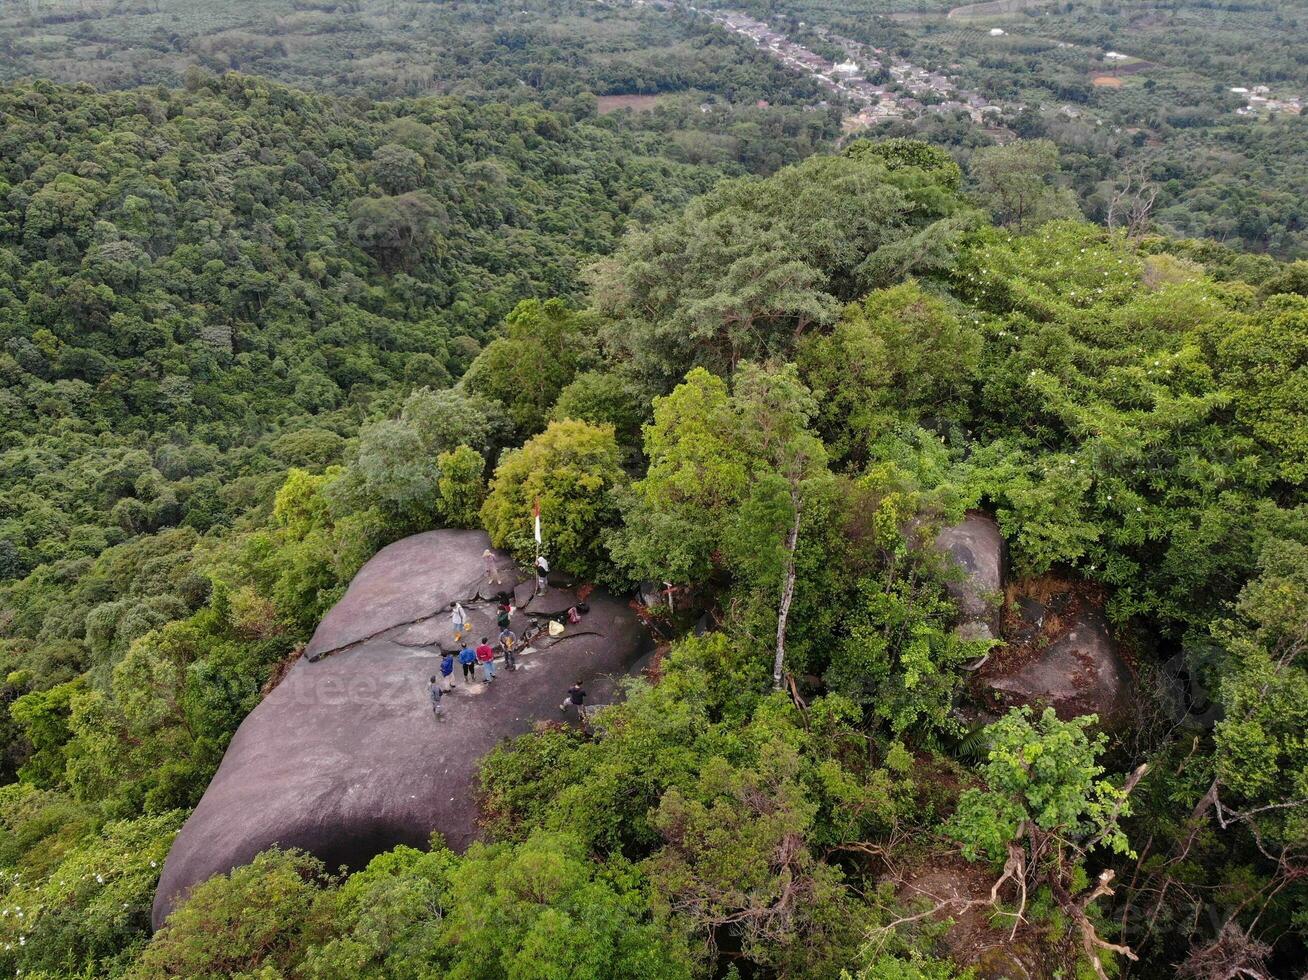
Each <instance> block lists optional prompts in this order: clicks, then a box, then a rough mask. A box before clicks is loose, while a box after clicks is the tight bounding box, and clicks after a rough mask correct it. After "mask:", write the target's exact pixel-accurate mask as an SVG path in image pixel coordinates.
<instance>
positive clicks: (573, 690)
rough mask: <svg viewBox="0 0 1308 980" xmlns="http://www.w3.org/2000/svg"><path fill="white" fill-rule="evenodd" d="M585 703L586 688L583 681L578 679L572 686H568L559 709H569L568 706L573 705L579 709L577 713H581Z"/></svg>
mask: <svg viewBox="0 0 1308 980" xmlns="http://www.w3.org/2000/svg"><path fill="white" fill-rule="evenodd" d="M585 703H586V690H585V688H583V687H582V686H581V681H577V683H575V684H573V685H572V687H570V688H568V693H567V696H566V697H565V698H564V699H563V703H562V704H561V705H559V710H560V711H567V710H568V706H569V705H571V706H573V707H575V708H576V709H577V714H578V715H580V714H581V706H582V705H583V704H585Z"/></svg>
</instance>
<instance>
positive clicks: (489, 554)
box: [481, 548, 500, 585]
mask: <svg viewBox="0 0 1308 980" xmlns="http://www.w3.org/2000/svg"><path fill="white" fill-rule="evenodd" d="M481 557H482V560H483V561H485V562H486V580H487V581H490V580H491V578H492V577H493V578H494V579H495V584H496V585H499V584H500V566H499V565H498V564H497V563H496V561H495V552H493V551H491V550H490V549H489V548H487V549H486V550H485V551H483V552H482V553H481Z"/></svg>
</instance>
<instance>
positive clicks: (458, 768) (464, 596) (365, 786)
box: [153, 530, 651, 928]
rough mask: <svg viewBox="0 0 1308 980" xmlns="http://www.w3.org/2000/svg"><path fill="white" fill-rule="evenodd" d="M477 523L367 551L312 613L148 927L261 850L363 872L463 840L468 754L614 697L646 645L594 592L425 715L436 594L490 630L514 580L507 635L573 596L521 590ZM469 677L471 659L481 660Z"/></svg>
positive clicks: (445, 626)
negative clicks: (439, 713)
mask: <svg viewBox="0 0 1308 980" xmlns="http://www.w3.org/2000/svg"><path fill="white" fill-rule="evenodd" d="M488 545H489V542H488V540H487V537H486V535H485V534H483V533H481V532H478V531H454V530H447V531H429V532H427V533H425V534H418V535H414V536H413V537H410V538H406V539H404V540H402V541H398V542H396V543H395V544H392V545H390V546H389V547H386V548H384V549H382V550H381V551H380V552H379V553H378V554H377V555H376V556H375V557H374V558H373V559H372V560H371V561H369V562H368V564H367V565H365V566H364V567H363V569H362V570H361V571H360V572H359V574H358V575H357V576H356V577H355V579H354V581H353V582H352V583H351V584H350V587H349V590H348V591H347V592H346V594H345V596H344V597H343V598H342V599H341V601H340V602H339V603H337V604H336V606H335V607H333V608H332V610H331V611H330V612H329V613H328V614H327V615H326V616H325V617H324V618H323V620H322V622H321V623H320V624H319V626H318V629H317V631H316V632H315V633H314V635H313V638H312V639H311V640H310V642H309V644H308V646H307V647H306V648H305V652H304V656H303V657H301V658H300V659H299V660H298V661H297V662H296V663H295V664H294V666H293V667H292V668H291V669H290V670H289V671H288V672H287V675H286V677H285V678H284V679H283V680H282V681H281V683H280V684H278V686H277V687H276V688H275V689H274V690H273V691H271V692H270V693H269V694H268V695H267V697H265V698H264V700H263V701H262V702H261V703H260V704H259V706H258V707H257V708H255V709H254V711H252V712H251V713H250V715H249V716H248V717H247V718H246V719H245V721H244V722H243V723H242V724H241V726H240V728H239V729H238V730H237V732H236V734H235V736H234V737H233V738H232V742H231V745H230V746H229V747H228V749H227V754H226V755H225V756H224V758H223V762H222V765H221V766H220V767H219V769H218V772H217V774H216V775H215V776H214V778H213V782H212V783H210V785H209V788H208V789H207V790H206V791H205V794H204V796H203V798H202V799H201V800H200V803H199V805H198V806H197V807H196V808H195V811H194V813H192V814H191V817H190V819H188V820H187V822H186V824H185V826H183V828H182V830H181V832H180V833H179V834H178V835H177V838H176V840H175V841H174V842H173V847H172V850H171V852H170V853H169V855H168V860H167V862H166V863H165V864H164V869H163V876H162V878H161V879H160V881H159V888H158V891H157V893H156V895H155V903H154V915H153V918H154V925H155V927H156V928H157V927H158V926H160V925H161V924H162V923H163V921H164V919H165V918H166V917H167V915H168V913H169V911H170V910H171V909H172V907H173V904H174V902H176V901H177V900H178V898H179V897H181V896H184V895H185V894H186V892H187V890H188V889H190V888H191V887H192V886H193V885H195V884H197V883H199V882H201V881H204V880H205V879H207V878H209V877H211V876H213V875H216V874H223V873H226V872H227V871H229V870H231V869H232V868H234V867H237V866H239V865H241V864H245V863H247V862H248V861H250V860H251V859H252V858H253V857H254V856H255V855H256V854H257V853H258V852H259V851H261V850H264V849H265V848H268V847H271V846H272V845H274V844H276V845H281V846H283V847H300V848H303V849H305V850H307V851H309V852H310V853H312V854H315V855H317V856H318V857H319V858H321V859H322V860H323V861H324V862H326V864H327V866H328V867H332V868H334V867H337V866H340V865H346V866H349V867H360V866H362V865H363V864H365V863H366V862H367V861H368V860H369V859H370V858H371V857H373V856H374V855H375V854H377V853H379V852H380V851H383V850H386V849H388V848H390V847H393V846H395V845H397V844H410V845H414V846H419V847H421V846H424V845H425V844H426V843H427V841H428V839H429V837H430V835H431V833H432V832H433V831H439V832H440V833H441V834H443V835H444V837H445V839H446V841H447V842H448V843H449V844H450V846H451V847H453V848H455V849H462V848H464V847H466V846H467V844H468V843H469V842H471V841H472V840H473V839H474V838H475V837H476V836H477V807H476V801H475V799H474V796H475V779H476V772H477V764H478V762H479V761H480V759H481V757H482V756H483V755H485V754H486V753H487V752H488V751H490V749H491V748H493V747H494V746H495V745H496V744H497V743H498V742H499V741H501V740H502V739H504V738H507V737H510V736H514V735H518V734H521V733H523V732H526V731H529V730H530V729H531V728H532V727H533V726H534V725H535V724H536V723H537V722H538V721H540V720H542V719H553V720H558V719H560V718H561V717H563V716H562V715H561V714H560V711H559V703H560V701H562V700H563V695H564V692H565V691H566V689H567V688H568V687H569V686H570V685H571V684H572V682H573V681H574V680H577V679H581V680H582V681H583V682H584V683H585V685H586V688H587V691H588V693H589V695H590V700H591V701H595V702H602V701H606V700H610V699H612V697H613V696H614V694H615V693H616V688H617V682H618V680H619V679H620V678H621V677H622V676H623V675H624V674H626V673H627V672H628V671H629V670H630V669H631V668H632V666H633V665H634V664H636V663H637V662H638V661H639V659H640V658H641V656H642V655H643V654H644V653H645V652H646V650H647V649H648V648H649V647H650V646H651V643H650V640H649V637H648V634H647V633H646V632H645V630H644V628H643V627H642V626H641V625H640V623H639V621H638V620H637V618H636V615H635V612H634V611H633V610H632V609H631V608H630V607H629V605H628V604H627V603H625V602H623V601H620V600H617V599H614V598H612V597H610V596H607V595H605V594H603V593H601V592H593V593H591V594H589V595H588V596H587V597H586V598H587V601H588V603H589V606H590V611H589V612H588V613H587V614H586V615H585V616H584V617H583V619H582V620H581V622H580V623H578V624H575V625H569V626H567V627H566V629H565V632H564V634H563V635H562V636H559V637H550V636H549V635H548V631H547V630H542V632H541V634H540V635H539V636H538V637H537V638H535V639H534V640H533V641H532V642H531V643H530V644H529V645H528V647H527V648H526V649H524V650H523V652H522V653H521V655H520V657H519V669H518V670H517V671H516V672H512V673H509V672H506V671H502V670H501V672H500V673H499V675H498V676H497V677H496V679H495V681H494V682H493V683H491V684H489V685H487V684H483V683H481V682H480V681H478V682H474V683H472V684H465V683H464V682H463V680H462V677H461V671H460V670H459V669H458V667H457V665H456V668H455V680H456V686H455V688H454V690H453V692H452V693H451V694H449V695H447V696H446V698H445V718H444V720H443V721H437V720H436V719H435V718H434V717H433V716H432V711H431V706H430V701H429V699H428V693H427V688H428V678H429V677H430V676H431V675H433V674H436V673H437V672H438V671H437V667H438V663H439V660H440V650H441V648H442V647H444V648H448V649H453V648H454V645H455V644H454V638H453V626H452V623H451V617H450V609H449V607H450V603H451V602H452V601H453V600H456V599H457V600H460V601H462V603H463V605H464V608H465V610H466V612H467V613H468V615H469V617H470V619H471V620H472V622H473V625H474V630H473V635H474V637H475V638H478V639H479V638H480V637H482V636H488V637H491V638H492V640H493V639H494V638H495V637H497V636H498V633H499V631H498V629H497V628H496V627H495V616H496V608H495V602H494V599H495V597H496V596H497V595H499V594H501V593H502V592H514V591H515V590H516V595H517V601H518V603H519V604H520V605H521V606H523V607H524V608H521V609H520V610H519V611H518V612H517V613H516V614H515V616H514V622H513V628H514V629H515V630H516V631H517V632H518V634H519V636H523V635H524V632H525V631H526V630H527V629H528V628H529V627H530V626H531V625H532V624H533V622H536V623H538V624H539V625H541V626H544V625H546V621H545V619H544V617H545V616H547V615H549V614H551V613H555V612H558V611H561V610H566V609H567V608H568V607H569V606H571V605H573V604H575V603H576V602H577V601H578V598H579V596H578V594H577V592H576V591H574V590H573V589H572V588H571V587H570V585H571V583H569V582H568V581H567V580H566V578H561V577H557V576H552V577H551V585H550V588H549V589H548V590H547V591H546V593H545V594H543V595H542V596H540V597H536V598H533V597H532V595H531V592H532V587H531V584H530V583H521V582H519V576H518V574H517V571H516V569H515V568H514V565H513V563H512V561H511V560H509V559H508V557H507V556H504V555H498V556H497V559H498V563H499V569H498V571H499V575H500V578H501V579H502V581H501V582H499V583H496V582H495V581H494V578H493V577H492V576H488V574H487V569H486V562H485V559H484V557H483V552H484V550H485V549H486V548H487V547H488ZM479 676H480V672H479Z"/></svg>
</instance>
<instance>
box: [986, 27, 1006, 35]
mask: <svg viewBox="0 0 1308 980" xmlns="http://www.w3.org/2000/svg"><path fill="white" fill-rule="evenodd" d="M1007 33H1008V32H1007V31H1006V30H1004V29H1003V28H1002V27H992V28H990V36H991V37H1003V36H1004V35H1005V34H1007Z"/></svg>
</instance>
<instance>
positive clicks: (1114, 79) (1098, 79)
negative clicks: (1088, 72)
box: [1090, 75, 1122, 88]
mask: <svg viewBox="0 0 1308 980" xmlns="http://www.w3.org/2000/svg"><path fill="white" fill-rule="evenodd" d="M1090 82H1091V84H1093V85H1094V87H1095V88H1121V87H1122V76H1120V75H1093V76H1091V78H1090Z"/></svg>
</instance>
